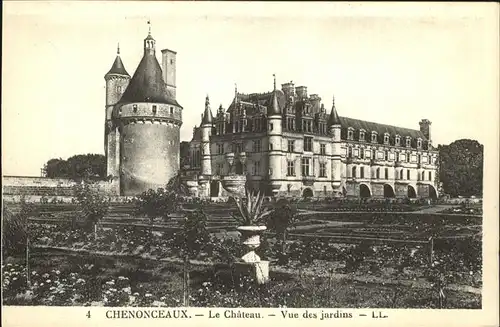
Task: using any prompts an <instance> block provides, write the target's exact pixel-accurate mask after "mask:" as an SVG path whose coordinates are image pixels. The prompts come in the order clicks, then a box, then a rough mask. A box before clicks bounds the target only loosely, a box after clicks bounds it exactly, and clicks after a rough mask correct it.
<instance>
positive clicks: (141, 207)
mask: <svg viewBox="0 0 500 327" xmlns="http://www.w3.org/2000/svg"><path fill="white" fill-rule="evenodd" d="M179 203H180V201H179V195H178V194H177V193H176V192H173V191H168V190H166V189H164V188H158V189H157V190H156V191H155V190H152V189H150V190H148V191H145V192H143V193H142V194H141V195H139V196H138V197H137V198H136V199H135V200H134V204H135V207H136V211H135V215H136V216H146V217H148V218H149V219H150V220H151V222H153V221H154V219H155V218H157V217H161V218H163V219H164V220H167V219H169V218H170V214H172V213H174V212H176V211H178V210H179V207H180V205H179Z"/></svg>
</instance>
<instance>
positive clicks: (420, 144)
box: [417, 138, 422, 149]
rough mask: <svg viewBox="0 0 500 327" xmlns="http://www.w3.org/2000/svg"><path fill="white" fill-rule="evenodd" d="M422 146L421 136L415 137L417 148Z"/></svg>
mask: <svg viewBox="0 0 500 327" xmlns="http://www.w3.org/2000/svg"><path fill="white" fill-rule="evenodd" d="M421 147H422V139H421V138H418V139H417V148H419V149H420V148H421Z"/></svg>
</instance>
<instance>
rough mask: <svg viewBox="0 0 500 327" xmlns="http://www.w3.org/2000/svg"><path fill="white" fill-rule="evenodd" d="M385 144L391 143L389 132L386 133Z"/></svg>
mask: <svg viewBox="0 0 500 327" xmlns="http://www.w3.org/2000/svg"><path fill="white" fill-rule="evenodd" d="M384 144H389V133H384Z"/></svg>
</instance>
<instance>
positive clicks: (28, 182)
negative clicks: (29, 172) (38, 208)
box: [2, 176, 118, 202]
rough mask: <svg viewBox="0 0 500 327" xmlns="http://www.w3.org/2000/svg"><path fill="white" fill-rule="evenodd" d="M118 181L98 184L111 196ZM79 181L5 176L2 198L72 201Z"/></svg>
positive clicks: (10, 200) (35, 200)
mask: <svg viewBox="0 0 500 327" xmlns="http://www.w3.org/2000/svg"><path fill="white" fill-rule="evenodd" d="M117 183H118V181H116V180H114V181H111V182H108V181H100V182H98V183H97V186H98V187H99V189H100V190H102V191H103V192H104V193H106V194H109V195H110V196H113V195H116V190H117V186H118V185H117ZM76 184H77V183H76V182H75V181H73V180H71V179H67V178H46V177H30V176H3V177H2V198H3V200H4V201H7V202H19V201H20V200H21V198H22V197H24V198H25V200H26V201H28V202H39V201H41V199H42V197H45V198H47V200H48V201H49V202H50V201H52V200H54V199H56V200H57V201H62V202H71V199H72V198H73V196H74V193H73V190H74V186H75V185H76Z"/></svg>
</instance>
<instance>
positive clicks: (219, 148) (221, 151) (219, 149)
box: [217, 143, 224, 154]
mask: <svg viewBox="0 0 500 327" xmlns="http://www.w3.org/2000/svg"><path fill="white" fill-rule="evenodd" d="M217 154H224V144H223V143H217Z"/></svg>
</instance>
